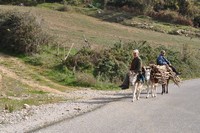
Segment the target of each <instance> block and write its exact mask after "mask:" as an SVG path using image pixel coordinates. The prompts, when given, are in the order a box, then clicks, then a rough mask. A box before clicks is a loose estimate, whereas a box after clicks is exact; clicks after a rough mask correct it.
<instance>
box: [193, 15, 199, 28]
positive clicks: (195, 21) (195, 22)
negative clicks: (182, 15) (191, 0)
mask: <svg viewBox="0 0 200 133" xmlns="http://www.w3.org/2000/svg"><path fill="white" fill-rule="evenodd" d="M193 23H194V26H195V27H200V15H199V16H196V17H194V20H193Z"/></svg>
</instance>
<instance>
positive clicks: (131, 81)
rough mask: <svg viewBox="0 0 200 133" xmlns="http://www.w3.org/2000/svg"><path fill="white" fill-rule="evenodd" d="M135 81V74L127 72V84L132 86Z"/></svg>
mask: <svg viewBox="0 0 200 133" xmlns="http://www.w3.org/2000/svg"><path fill="white" fill-rule="evenodd" d="M136 80H137V74H136V73H135V72H133V71H130V72H129V82H130V84H131V85H134V84H135V82H136Z"/></svg>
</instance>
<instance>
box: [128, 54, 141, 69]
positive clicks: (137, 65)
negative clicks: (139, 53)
mask: <svg viewBox="0 0 200 133" xmlns="http://www.w3.org/2000/svg"><path fill="white" fill-rule="evenodd" d="M141 68H142V60H141V58H140V57H135V58H134V59H133V60H132V63H131V68H130V70H131V71H134V72H135V73H138V72H140V71H141Z"/></svg>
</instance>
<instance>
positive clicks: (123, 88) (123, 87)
mask: <svg viewBox="0 0 200 133" xmlns="http://www.w3.org/2000/svg"><path fill="white" fill-rule="evenodd" d="M128 88H129V87H128V86H125V85H124V86H122V87H121V89H122V90H125V89H128Z"/></svg>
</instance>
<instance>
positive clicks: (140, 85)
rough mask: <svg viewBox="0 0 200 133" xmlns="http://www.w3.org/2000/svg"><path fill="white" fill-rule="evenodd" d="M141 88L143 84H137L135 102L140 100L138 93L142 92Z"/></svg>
mask: <svg viewBox="0 0 200 133" xmlns="http://www.w3.org/2000/svg"><path fill="white" fill-rule="evenodd" d="M142 87H143V84H141V83H138V86H137V93H136V94H137V95H136V98H137V100H139V99H140V93H141V91H142Z"/></svg>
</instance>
